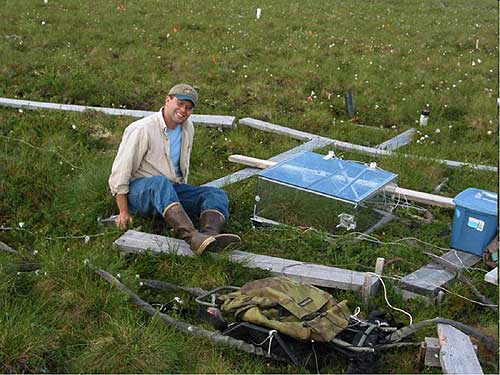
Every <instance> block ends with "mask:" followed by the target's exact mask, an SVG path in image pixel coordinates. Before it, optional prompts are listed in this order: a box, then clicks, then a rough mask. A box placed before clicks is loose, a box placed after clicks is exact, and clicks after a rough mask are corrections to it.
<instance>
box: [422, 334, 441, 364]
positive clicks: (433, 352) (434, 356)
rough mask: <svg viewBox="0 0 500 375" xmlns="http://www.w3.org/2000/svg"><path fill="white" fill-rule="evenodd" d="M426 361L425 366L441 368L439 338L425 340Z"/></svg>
mask: <svg viewBox="0 0 500 375" xmlns="http://www.w3.org/2000/svg"><path fill="white" fill-rule="evenodd" d="M424 340H425V360H424V364H425V365H426V366H429V367H441V362H439V351H440V350H441V347H440V346H439V339H438V338H437V337H426V338H425V339H424Z"/></svg>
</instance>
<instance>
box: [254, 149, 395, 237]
mask: <svg viewBox="0 0 500 375" xmlns="http://www.w3.org/2000/svg"><path fill="white" fill-rule="evenodd" d="M396 179H397V175H396V174H394V173H391V172H387V171H384V170H382V169H379V168H376V167H370V166H367V165H364V164H361V163H358V162H354V161H348V160H341V159H337V158H329V157H328V156H326V157H324V156H323V155H319V154H316V153H313V152H309V151H303V152H301V153H298V154H296V155H294V156H292V157H291V158H289V159H287V160H285V161H282V162H280V163H278V164H276V165H274V166H273V167H270V168H268V169H266V170H264V171H263V172H261V173H260V174H259V176H258V181H257V195H256V197H255V208H254V214H253V217H252V222H253V223H254V224H256V225H267V224H280V223H281V224H289V225H294V226H306V227H314V228H317V229H322V230H326V231H328V232H331V233H337V232H345V231H350V230H355V231H356V232H365V231H367V230H369V229H370V228H372V227H373V226H374V225H376V224H377V223H378V222H380V221H381V220H383V219H384V218H385V217H386V216H387V212H388V209H389V207H392V206H393V202H392V199H390V198H389V197H388V196H386V194H385V193H384V190H383V189H384V186H386V185H387V184H389V183H392V182H394V181H395V180H396Z"/></svg>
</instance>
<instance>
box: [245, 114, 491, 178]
mask: <svg viewBox="0 0 500 375" xmlns="http://www.w3.org/2000/svg"><path fill="white" fill-rule="evenodd" d="M239 124H240V125H246V126H250V127H252V128H255V129H259V130H264V131H269V132H272V133H277V134H283V135H288V136H290V137H292V138H295V139H300V140H310V139H314V138H315V137H318V136H317V135H315V134H311V133H307V132H303V131H299V130H295V129H290V128H287V127H285V126H281V125H276V124H271V123H269V122H265V121H260V120H256V119H253V118H250V117H246V118H243V119H241V120H240V121H239ZM410 130H411V129H410ZM410 130H408V131H407V132H408V133H407V132H405V133H406V134H405V133H402V134H400V136H401V137H400V138H399V139H398V140H395V141H394V142H389V141H388V142H389V144H391V145H394V146H396V145H397V144H398V142H401V143H404V142H405V141H408V138H409V135H408V134H409V133H410ZM322 138H325V137H322ZM396 138H397V137H396ZM410 138H411V136H410ZM327 139H329V138H327ZM329 140H330V141H331V144H333V145H334V147H336V148H339V149H341V150H344V151H357V152H360V153H363V154H368V155H372V156H376V157H380V156H392V155H394V153H393V152H392V151H391V149H394V148H391V147H387V148H388V149H382V148H374V147H367V146H361V145H356V144H353V143H349V142H342V141H339V140H335V139H329ZM384 143H385V142H384ZM384 143H382V144H380V145H379V146H382V145H384ZM401 145H402V144H401ZM395 148H397V147H395ZM398 155H402V156H403V157H405V158H416V159H422V160H429V161H434V162H437V163H441V164H445V165H447V166H448V167H451V168H461V167H470V168H472V169H477V170H484V171H491V172H498V168H497V167H492V166H488V165H481V164H473V163H465V162H461V161H454V160H444V159H433V158H427V157H423V156H418V155H409V154H398Z"/></svg>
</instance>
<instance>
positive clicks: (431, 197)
mask: <svg viewBox="0 0 500 375" xmlns="http://www.w3.org/2000/svg"><path fill="white" fill-rule="evenodd" d="M229 161H232V162H234V163H240V164H243V165H248V166H251V167H256V168H262V169H265V168H269V167H272V166H273V165H276V163H275V162H273V161H272V159H269V160H263V159H257V158H252V157H249V156H244V155H231V156H229ZM384 191H385V192H387V193H389V194H391V195H393V196H398V197H399V196H401V198H402V199H407V200H410V201H415V202H420V203H425V204H429V205H433V206H439V207H445V208H455V202H454V201H453V198H448V197H443V196H441V195H435V194H429V193H424V192H421V191H416V190H410V189H404V188H400V187H397V186H395V185H386V186H385V187H384Z"/></svg>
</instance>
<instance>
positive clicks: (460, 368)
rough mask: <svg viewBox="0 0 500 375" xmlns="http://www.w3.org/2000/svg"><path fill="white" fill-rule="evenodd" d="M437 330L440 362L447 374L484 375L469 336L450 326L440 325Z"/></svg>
mask: <svg viewBox="0 0 500 375" xmlns="http://www.w3.org/2000/svg"><path fill="white" fill-rule="evenodd" d="M437 330H438V336H439V344H440V347H441V350H440V352H439V361H440V362H441V367H442V369H443V372H444V373H445V374H482V373H483V369H482V368H481V365H480V364H479V360H478V359H477V356H476V353H475V351H474V347H473V346H472V342H471V341H470V338H469V336H467V335H466V334H465V333H463V332H461V331H459V330H458V329H456V328H455V327H452V326H450V325H448V324H438V326H437Z"/></svg>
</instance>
